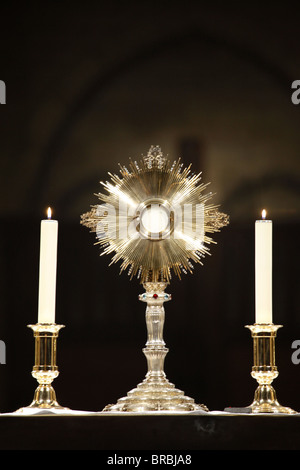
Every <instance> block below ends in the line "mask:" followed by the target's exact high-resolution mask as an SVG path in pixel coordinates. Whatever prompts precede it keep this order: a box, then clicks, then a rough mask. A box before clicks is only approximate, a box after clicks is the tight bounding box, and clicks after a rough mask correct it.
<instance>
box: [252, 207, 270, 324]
mask: <svg viewBox="0 0 300 470" xmlns="http://www.w3.org/2000/svg"><path fill="white" fill-rule="evenodd" d="M265 217H266V211H265V210H263V211H262V219H261V220H256V221H255V322H256V323H272V322H273V320H272V220H266V219H265Z"/></svg>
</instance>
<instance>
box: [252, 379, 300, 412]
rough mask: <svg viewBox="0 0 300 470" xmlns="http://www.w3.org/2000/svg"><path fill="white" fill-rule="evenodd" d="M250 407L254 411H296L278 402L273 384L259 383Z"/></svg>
mask: <svg viewBox="0 0 300 470" xmlns="http://www.w3.org/2000/svg"><path fill="white" fill-rule="evenodd" d="M249 408H251V412H252V413H285V414H294V413H296V411H294V410H293V409H291V408H289V407H286V406H282V405H280V404H279V403H278V401H277V398H276V392H275V390H274V388H273V387H272V386H271V385H259V386H258V387H257V389H256V391H255V395H254V400H253V402H252V404H251V405H250V406H249Z"/></svg>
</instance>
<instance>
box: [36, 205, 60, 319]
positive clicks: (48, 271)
mask: <svg viewBox="0 0 300 470" xmlns="http://www.w3.org/2000/svg"><path fill="white" fill-rule="evenodd" d="M57 236H58V222H57V220H52V219H51V209H50V207H49V208H48V219H47V220H42V221H41V239H40V273H39V303H38V323H55V302H56V265H57Z"/></svg>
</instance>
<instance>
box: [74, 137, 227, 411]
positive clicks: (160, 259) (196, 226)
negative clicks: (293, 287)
mask: <svg viewBox="0 0 300 470" xmlns="http://www.w3.org/2000/svg"><path fill="white" fill-rule="evenodd" d="M120 173H121V177H119V176H118V175H116V174H110V173H109V175H110V181H107V182H101V184H102V185H103V186H104V188H105V190H106V193H105V194H103V193H98V194H97V196H98V198H99V200H100V201H101V204H97V205H93V206H91V210H90V211H89V212H86V213H85V214H83V215H82V216H81V223H82V224H83V225H85V226H86V227H88V228H90V229H91V231H92V232H95V233H96V237H97V241H96V244H99V245H100V247H101V248H102V252H101V254H102V255H103V254H107V255H110V254H113V256H112V261H111V264H113V263H116V262H121V267H120V269H121V272H123V271H126V270H127V271H128V274H129V276H130V279H132V278H133V277H137V278H138V279H139V281H140V283H141V284H142V285H143V287H144V289H145V292H144V293H142V294H141V295H140V296H139V299H140V300H141V301H142V302H146V304H147V307H146V325H147V335H148V336H147V342H146V345H145V348H144V349H143V352H144V354H145V356H146V359H147V365H148V372H147V374H146V377H145V379H144V380H143V381H142V382H141V383H140V384H138V385H137V387H136V388H134V389H133V390H131V391H130V392H128V393H127V396H125V397H123V398H120V399H119V400H118V401H117V403H116V404H114V405H107V406H106V407H105V408H104V410H103V411H110V412H123V411H126V412H150V411H159V412H162V411H166V412H168V411H169V412H170V411H171V412H187V411H197V410H202V411H207V410H208V409H207V407H206V406H205V405H202V404H196V403H195V401H194V399H192V398H190V397H187V396H186V395H185V394H184V392H182V391H181V390H178V389H177V388H175V386H174V384H172V383H170V382H169V380H168V379H167V377H166V374H165V372H164V360H165V356H166V354H167V352H168V349H167V348H166V345H165V342H164V340H163V326H164V317H165V311H164V306H163V304H164V302H167V301H169V300H170V299H171V295H170V294H167V293H166V292H165V289H166V287H167V285H168V284H169V283H170V281H171V276H172V272H173V273H174V274H175V275H176V276H178V277H179V279H180V278H181V276H182V273H184V274H187V273H188V272H190V273H191V272H192V271H193V263H201V264H202V260H203V257H205V255H206V254H208V253H209V248H208V246H207V245H209V244H210V243H212V242H213V240H212V238H211V237H210V235H209V234H211V233H214V232H218V231H219V230H220V229H221V228H222V227H223V226H225V225H227V224H228V222H229V218H228V216H227V215H226V214H224V213H221V212H219V211H218V206H216V205H213V204H210V203H209V201H210V199H211V198H212V193H211V192H208V193H204V192H205V190H206V188H207V186H208V184H203V183H201V182H200V181H201V173H200V174H192V173H191V165H190V166H189V167H184V165H183V163H182V162H181V160H180V159H178V160H176V161H174V162H173V163H172V162H171V161H170V160H169V159H167V158H166V157H164V155H163V153H162V151H161V149H160V147H158V146H152V147H151V148H150V150H149V152H148V153H147V155H146V156H142V158H141V159H140V161H139V162H137V161H132V160H130V163H129V169H127V168H126V167H125V166H120Z"/></svg>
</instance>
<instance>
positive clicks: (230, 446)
mask: <svg viewBox="0 0 300 470" xmlns="http://www.w3.org/2000/svg"><path fill="white" fill-rule="evenodd" d="M299 449H300V414H295V415H255V416H254V415H235V414H213V413H212V414H211V413H208V414H200V415H196V414H188V415H150V416H144V415H136V416H132V415H130V416H127V415H125V416H116V415H109V414H100V413H99V414H97V413H94V414H86V415H74V416H62V415H55V416H16V415H11V414H10V415H5V414H3V415H1V416H0V450H111V451H117V450H120V451H125V450H157V451H159V450H160V451H163V450H174V451H178V450H182V451H183V450H185V451H186V450H198V451H199V450H299Z"/></svg>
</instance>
